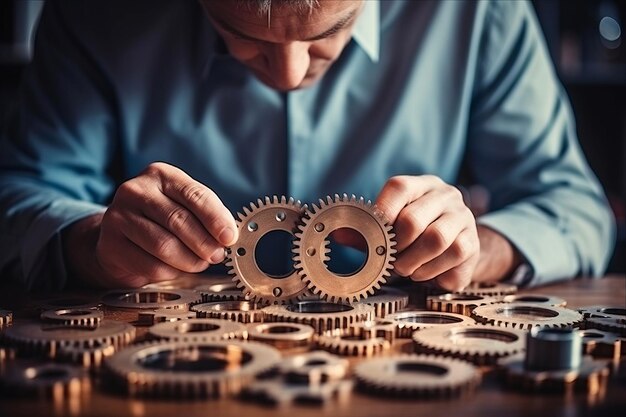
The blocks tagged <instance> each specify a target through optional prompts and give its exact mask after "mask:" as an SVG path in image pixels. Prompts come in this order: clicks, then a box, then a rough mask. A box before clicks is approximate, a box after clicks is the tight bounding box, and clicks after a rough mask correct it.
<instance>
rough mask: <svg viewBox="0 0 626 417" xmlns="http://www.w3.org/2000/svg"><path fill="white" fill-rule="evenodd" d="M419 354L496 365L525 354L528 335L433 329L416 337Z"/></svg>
mask: <svg viewBox="0 0 626 417" xmlns="http://www.w3.org/2000/svg"><path fill="white" fill-rule="evenodd" d="M413 342H414V343H415V348H416V352H417V353H430V354H435V355H443V356H449V357H452V358H458V359H464V360H467V361H469V362H472V363H473V364H475V365H479V366H490V365H495V364H496V362H497V361H498V360H499V359H500V358H503V357H507V356H511V355H515V354H517V353H520V352H523V351H524V346H525V343H526V332H524V331H522V330H516V329H503V328H498V327H493V326H485V325H481V324H476V325H471V326H457V327H450V328H441V327H431V328H429V329H423V330H420V331H419V332H415V333H413Z"/></svg>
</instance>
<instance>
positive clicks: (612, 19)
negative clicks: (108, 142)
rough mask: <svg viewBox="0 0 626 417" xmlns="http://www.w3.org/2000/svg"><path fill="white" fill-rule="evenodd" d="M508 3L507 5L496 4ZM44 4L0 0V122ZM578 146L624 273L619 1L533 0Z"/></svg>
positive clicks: (625, 82) (625, 96) (625, 67)
mask: <svg viewBox="0 0 626 417" xmlns="http://www.w3.org/2000/svg"><path fill="white" fill-rule="evenodd" d="M501 1H507V0H501ZM43 2H44V0H0V118H4V117H5V115H6V113H7V111H8V109H10V107H11V105H12V103H13V102H14V100H15V95H16V91H17V87H18V84H19V80H20V76H21V74H22V71H23V69H24V67H25V66H26V65H27V64H28V61H29V59H30V56H31V51H32V35H33V31H34V29H35V27H36V22H37V18H38V16H39V13H40V11H41V8H42V6H43ZM533 4H534V6H535V9H536V11H537V15H538V17H539V21H540V22H541V25H542V27H543V30H544V33H545V36H546V40H547V44H548V48H549V50H550V53H551V55H552V58H553V60H554V63H555V66H556V68H557V71H558V73H559V76H560V78H561V81H562V82H563V85H564V86H565V89H566V90H567V92H568V94H569V96H570V99H571V101H572V105H573V108H574V113H575V114H576V120H577V128H578V134H579V138H580V141H581V144H582V147H583V149H584V151H585V153H586V155H587V158H588V159H589V163H590V164H591V166H592V168H593V169H594V171H595V172H596V174H597V175H598V177H599V178H600V181H601V182H602V184H603V185H604V188H605V190H606V193H607V195H608V196H609V199H610V202H611V206H612V208H613V211H614V213H615V217H616V220H617V224H618V242H617V246H616V249H615V253H614V255H613V258H612V261H611V264H610V266H609V272H620V273H624V272H626V259H625V258H626V203H625V202H626V34H625V33H624V31H625V30H626V0H535V1H533Z"/></svg>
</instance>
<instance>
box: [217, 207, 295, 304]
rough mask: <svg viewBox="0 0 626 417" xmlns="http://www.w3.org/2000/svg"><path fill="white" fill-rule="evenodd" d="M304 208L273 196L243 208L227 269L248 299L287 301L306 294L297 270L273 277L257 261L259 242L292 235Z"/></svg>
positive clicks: (229, 252) (229, 253) (230, 249)
mask: <svg viewBox="0 0 626 417" xmlns="http://www.w3.org/2000/svg"><path fill="white" fill-rule="evenodd" d="M305 209H306V206H305V207H303V206H302V205H301V203H300V202H299V201H295V200H294V199H293V198H290V199H289V200H287V198H286V197H284V196H282V197H280V198H279V197H277V196H274V197H273V198H269V197H265V201H263V200H261V199H258V200H257V204H254V203H250V208H248V207H244V208H243V214H242V213H238V214H237V217H238V219H237V227H238V228H239V239H238V240H237V242H236V243H235V244H234V245H233V246H232V247H231V248H229V251H228V257H227V261H226V266H228V267H229V268H230V270H229V272H230V273H231V274H232V275H233V281H234V282H235V283H236V284H237V287H238V288H240V289H241V290H242V291H243V293H244V295H245V297H246V298H248V299H251V300H256V301H260V302H287V301H291V300H293V299H296V298H297V297H298V296H300V295H302V294H303V293H304V292H305V291H306V285H305V283H304V282H303V281H302V280H301V279H300V276H299V275H298V272H297V271H296V270H295V269H294V271H292V272H291V273H290V274H289V275H287V276H285V277H275V276H271V275H268V274H266V273H265V272H263V271H262V270H261V268H260V267H259V265H258V264H257V261H256V258H255V252H256V247H257V245H258V243H259V242H260V241H261V239H262V238H263V237H264V236H265V235H267V234H268V233H271V232H274V231H277V230H281V231H284V232H288V233H291V234H292V235H293V234H294V233H295V232H296V230H297V226H298V223H299V222H300V219H301V217H302V214H303V213H304V210H305Z"/></svg>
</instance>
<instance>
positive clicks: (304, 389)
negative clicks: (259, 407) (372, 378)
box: [244, 378, 352, 406]
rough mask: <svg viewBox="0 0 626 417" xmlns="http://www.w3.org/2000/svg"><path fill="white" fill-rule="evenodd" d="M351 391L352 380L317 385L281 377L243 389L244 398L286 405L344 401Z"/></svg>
mask: <svg viewBox="0 0 626 417" xmlns="http://www.w3.org/2000/svg"><path fill="white" fill-rule="evenodd" d="M350 392H352V381H347V380H343V381H329V382H326V383H324V384H319V385H302V384H292V383H289V382H287V381H285V380H284V379H282V378H274V379H270V380H261V381H255V382H253V383H252V384H250V385H249V386H248V387H246V388H245V390H244V396H245V398H246V399H252V400H256V401H259V402H261V403H264V404H270V405H274V406H286V405H291V404H304V405H307V406H311V405H317V406H323V405H326V404H327V403H329V402H330V401H333V400H337V401H340V402H341V401H344V400H345V399H346V398H347V396H348V395H349V394H350Z"/></svg>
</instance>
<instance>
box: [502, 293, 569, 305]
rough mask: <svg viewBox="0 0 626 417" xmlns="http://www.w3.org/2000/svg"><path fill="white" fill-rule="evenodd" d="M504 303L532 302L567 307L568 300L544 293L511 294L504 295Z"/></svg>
mask: <svg viewBox="0 0 626 417" xmlns="http://www.w3.org/2000/svg"><path fill="white" fill-rule="evenodd" d="M502 302H503V303H532V304H540V305H546V306H551V307H565V306H566V305H567V301H565V300H564V299H562V298H561V297H555V296H552V295H544V294H511V295H505V296H504V297H502Z"/></svg>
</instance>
